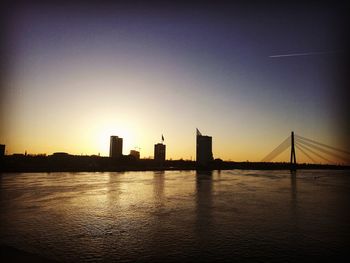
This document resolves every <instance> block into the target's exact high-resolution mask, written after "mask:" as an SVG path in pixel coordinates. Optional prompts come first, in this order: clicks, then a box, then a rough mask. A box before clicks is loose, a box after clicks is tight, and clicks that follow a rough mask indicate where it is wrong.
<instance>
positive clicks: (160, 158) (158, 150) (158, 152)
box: [154, 134, 166, 163]
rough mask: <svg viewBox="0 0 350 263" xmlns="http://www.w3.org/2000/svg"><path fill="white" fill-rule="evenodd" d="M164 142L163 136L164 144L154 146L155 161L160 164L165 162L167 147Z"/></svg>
mask: <svg viewBox="0 0 350 263" xmlns="http://www.w3.org/2000/svg"><path fill="white" fill-rule="evenodd" d="M163 142H164V136H163V134H162V143H157V144H155V145H154V160H155V161H156V162H158V163H164V162H165V156H166V146H165V144H164V143H163Z"/></svg>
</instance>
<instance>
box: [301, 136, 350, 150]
mask: <svg viewBox="0 0 350 263" xmlns="http://www.w3.org/2000/svg"><path fill="white" fill-rule="evenodd" d="M295 137H296V138H298V139H302V140H305V141H308V142H311V143H314V144H317V145H319V146H323V147H326V148H329V149H332V150H333V151H338V152H342V153H345V154H350V152H348V151H345V150H342V149H338V148H335V147H332V146H329V145H327V144H324V143H320V142H317V141H314V140H311V139H308V138H305V137H303V136H300V135H295Z"/></svg>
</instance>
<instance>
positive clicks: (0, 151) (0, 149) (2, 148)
mask: <svg viewBox="0 0 350 263" xmlns="http://www.w3.org/2000/svg"><path fill="white" fill-rule="evenodd" d="M4 155H5V144H0V157H1V156H4Z"/></svg>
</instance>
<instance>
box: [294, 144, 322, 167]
mask: <svg viewBox="0 0 350 263" xmlns="http://www.w3.org/2000/svg"><path fill="white" fill-rule="evenodd" d="M295 147H296V148H297V149H298V150H299V151H301V152H302V153H303V154H304V155H305V156H306V157H308V158H309V159H310V160H311V161H313V162H314V163H317V162H316V161H315V159H314V158H312V157H311V156H310V155H309V154H308V153H307V152H306V151H304V150H303V149H302V148H301V147H300V146H299V145H298V144H295Z"/></svg>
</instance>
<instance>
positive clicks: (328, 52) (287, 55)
mask: <svg viewBox="0 0 350 263" xmlns="http://www.w3.org/2000/svg"><path fill="white" fill-rule="evenodd" d="M338 52H339V51H319V52H304V53H290V54H280V55H272V56H269V58H284V57H298V56H312V55H323V54H332V53H338Z"/></svg>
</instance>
